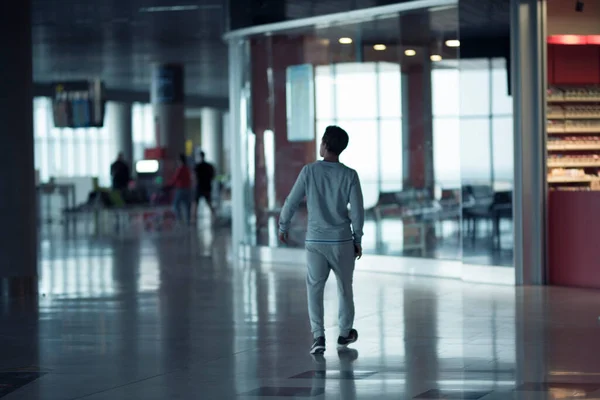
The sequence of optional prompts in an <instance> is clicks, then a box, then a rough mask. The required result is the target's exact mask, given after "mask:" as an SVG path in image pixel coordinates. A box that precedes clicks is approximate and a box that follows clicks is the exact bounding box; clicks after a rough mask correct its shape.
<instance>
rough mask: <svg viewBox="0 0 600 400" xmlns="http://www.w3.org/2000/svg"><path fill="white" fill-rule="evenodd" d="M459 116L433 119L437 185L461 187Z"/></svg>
mask: <svg viewBox="0 0 600 400" xmlns="http://www.w3.org/2000/svg"><path fill="white" fill-rule="evenodd" d="M459 121H460V120H459V118H458V117H453V118H452V117H450V118H434V119H433V168H434V172H433V173H434V177H435V183H436V186H438V187H441V188H458V187H460V181H461V179H460V159H461V158H460V152H461V149H460V122H459Z"/></svg>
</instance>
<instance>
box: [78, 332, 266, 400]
mask: <svg viewBox="0 0 600 400" xmlns="http://www.w3.org/2000/svg"><path fill="white" fill-rule="evenodd" d="M273 344H275V343H274V342H272V343H269V344H268V345H273ZM256 350H260V347H255V348H252V349H246V350H240V351H238V352H235V353H232V354H231V355H227V356H222V357H217V358H213V359H211V360H207V361H204V362H201V363H200V362H199V363H194V366H197V365H206V364H210V363H212V362H216V361H219V360H223V359H226V358H227V357H230V356H236V355H238V354H242V353H246V352H249V351H256ZM190 369H191V367H189V366H188V367H182V368H175V369H173V370H170V371H165V372H163V373H160V374H156V375H152V376H148V377H146V378H141V379H138V380H134V381H130V382H126V383H123V384H121V385H117V386H114V387H110V388H106V389H103V390H99V391H96V392H93V393H88V394H86V395H84V396H80V397H73V398H71V399H69V400H80V399H84V398H87V397H90V396H94V395H96V394H100V393H107V392H110V391H112V390H116V389H120V388H124V387H127V386H131V385H136V384H138V383H141V382H145V381H148V380H152V379H154V378H158V377H161V376H166V375H170V374H174V373H176V372H181V371H189V370H190Z"/></svg>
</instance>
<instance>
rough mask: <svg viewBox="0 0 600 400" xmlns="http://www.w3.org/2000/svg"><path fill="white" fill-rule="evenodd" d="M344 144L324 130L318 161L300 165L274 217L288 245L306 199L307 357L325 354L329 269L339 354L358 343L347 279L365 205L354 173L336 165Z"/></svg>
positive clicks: (357, 251)
mask: <svg viewBox="0 0 600 400" xmlns="http://www.w3.org/2000/svg"><path fill="white" fill-rule="evenodd" d="M348 141H349V138H348V134H347V133H346V131H344V130H343V129H342V128H340V127H338V126H329V127H327V129H326V130H325V134H324V135H323V139H322V141H321V148H320V155H321V157H323V160H322V161H317V162H315V163H312V164H308V165H306V166H304V168H303V169H302V171H301V172H300V175H299V176H298V179H297V180H296V183H295V184H294V187H293V188H292V191H291V192H290V194H289V196H288V198H287V199H286V201H285V204H284V206H283V209H282V210H281V215H280V217H279V240H280V241H281V242H283V243H287V240H288V230H289V228H290V222H291V220H292V216H293V215H294V213H295V211H296V209H297V208H298V206H299V204H300V202H301V201H302V199H304V197H306V204H307V207H308V230H307V233H306V258H307V264H308V272H307V276H306V288H307V295H308V314H309V317H310V325H311V330H312V334H313V339H314V342H313V345H312V347H311V350H310V352H311V354H323V353H324V352H325V327H324V321H323V292H324V289H325V283H326V282H327V278H328V277H329V272H330V270H333V273H334V274H335V276H336V279H337V286H338V297H339V321H338V324H339V337H338V341H337V345H338V349H340V348H345V347H347V346H348V345H349V344H351V343H354V342H356V340H357V339H358V332H357V331H356V329H354V328H353V324H354V296H353V292H352V277H353V275H354V263H355V260H356V259H357V258H358V259H360V257H361V256H362V247H361V238H362V236H363V225H364V206H363V196H362V191H361V187H360V180H359V178H358V174H357V173H356V171H355V170H353V169H351V168H348V167H346V166H345V165H344V164H342V163H340V154H341V153H342V152H343V151H344V150H345V149H346V147H348ZM348 204H350V209H348Z"/></svg>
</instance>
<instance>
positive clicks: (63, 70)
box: [33, 0, 228, 98]
mask: <svg viewBox="0 0 600 400" xmlns="http://www.w3.org/2000/svg"><path fill="white" fill-rule="evenodd" d="M175 4H185V5H186V6H193V7H188V8H189V9H185V10H179V11H162V12H157V11H160V10H161V9H160V8H152V7H160V6H164V5H175ZM223 4H224V2H223V1H222V0H183V1H181V2H179V1H177V2H175V1H170V0H164V1H160V2H159V1H156V0H154V1H153V0H33V54H34V80H35V82H36V83H39V82H49V81H54V80H61V79H80V78H81V79H88V78H91V77H100V78H102V79H103V80H104V81H105V82H106V84H107V86H108V87H109V88H113V89H120V90H127V91H133V92H148V91H149V85H150V71H151V68H150V66H151V64H152V63H153V62H180V63H183V64H184V65H185V68H186V82H185V85H186V92H187V93H188V94H190V95H195V96H202V97H207V98H226V97H227V92H228V81H227V47H226V45H225V44H224V43H223V41H222V35H223V33H224V31H225V21H226V18H225V17H226V12H225V7H224V6H223ZM194 7H197V8H194Z"/></svg>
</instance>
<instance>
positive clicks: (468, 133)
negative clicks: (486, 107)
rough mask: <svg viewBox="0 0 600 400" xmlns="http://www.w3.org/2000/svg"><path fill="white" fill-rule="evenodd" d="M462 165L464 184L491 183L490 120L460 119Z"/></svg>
mask: <svg viewBox="0 0 600 400" xmlns="http://www.w3.org/2000/svg"><path fill="white" fill-rule="evenodd" d="M460 133H461V138H460V139H461V141H460V143H461V152H460V154H461V155H460V166H461V176H462V182H463V184H489V183H490V178H491V176H490V172H491V170H490V168H491V160H490V121H489V119H488V118H472V119H463V120H461V121H460Z"/></svg>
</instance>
